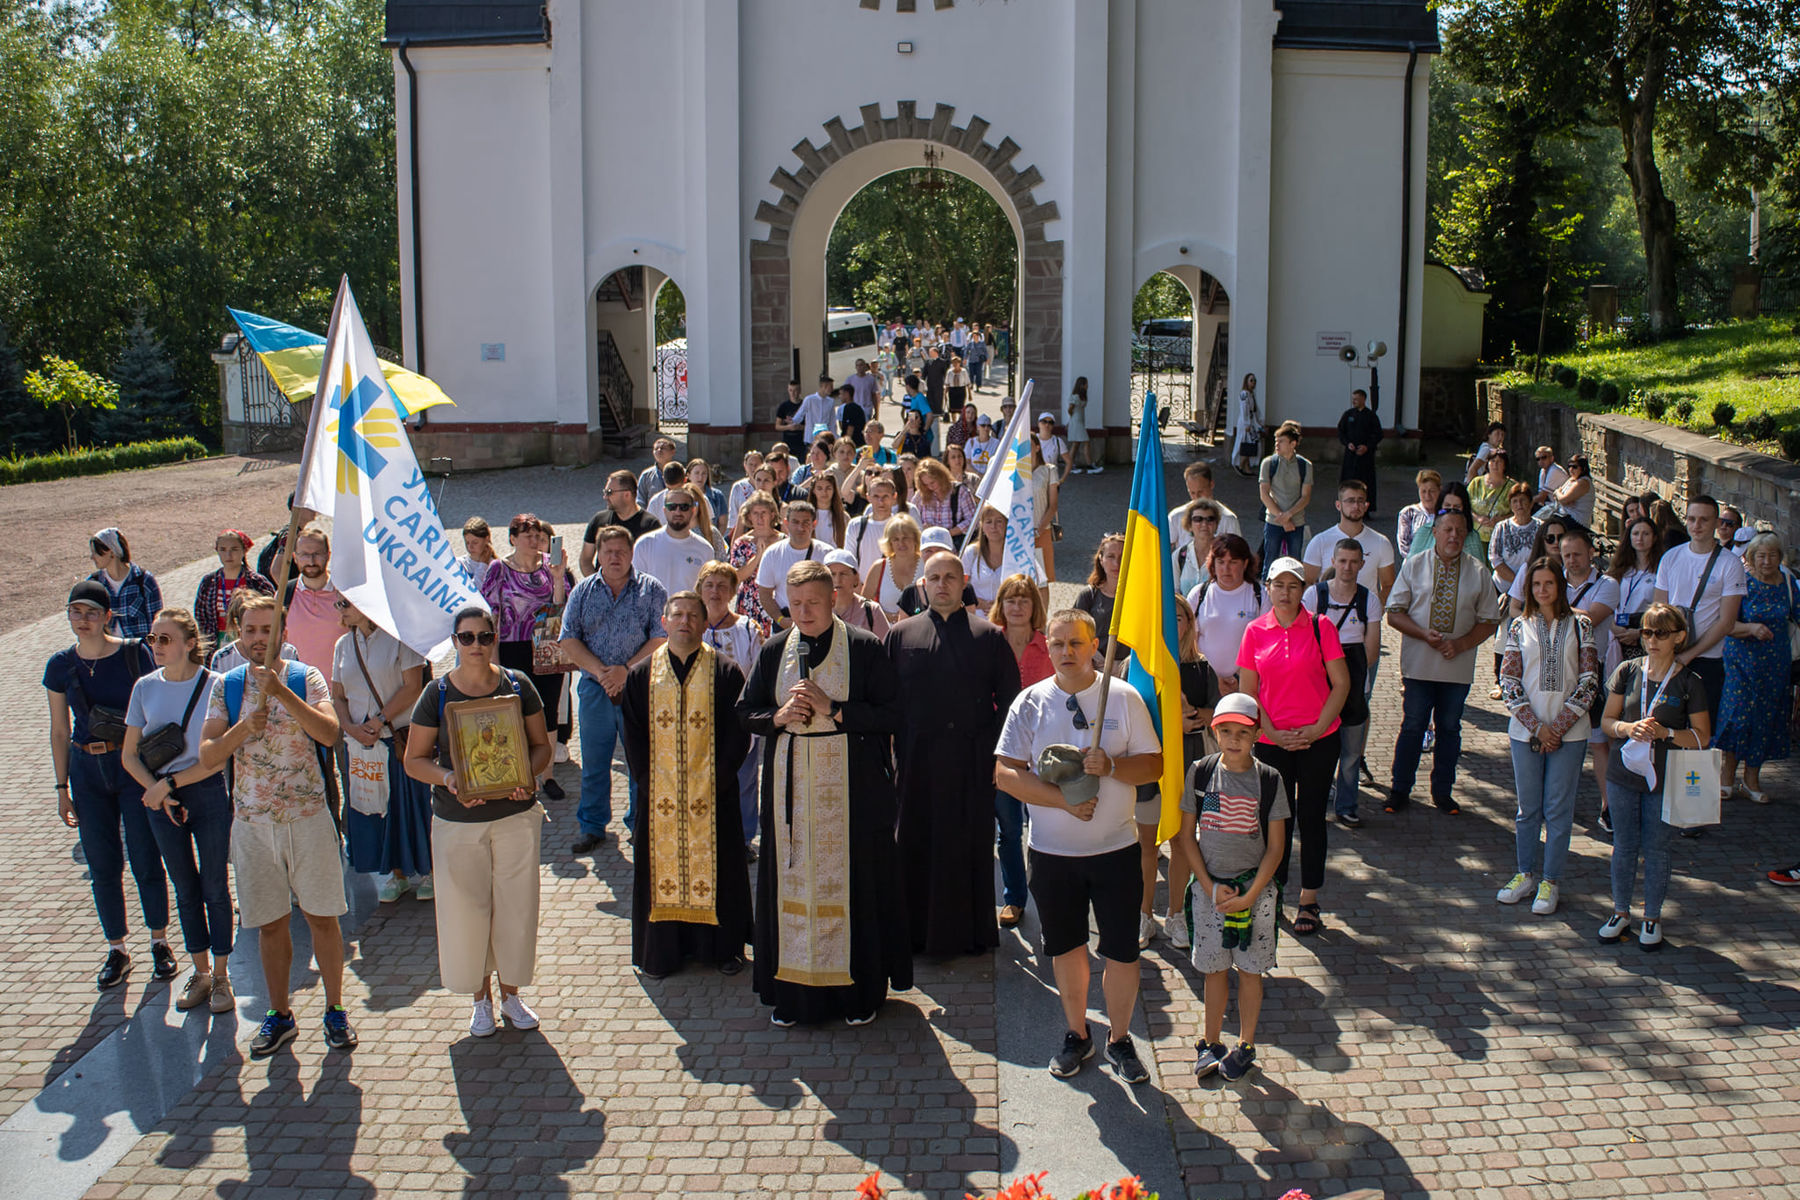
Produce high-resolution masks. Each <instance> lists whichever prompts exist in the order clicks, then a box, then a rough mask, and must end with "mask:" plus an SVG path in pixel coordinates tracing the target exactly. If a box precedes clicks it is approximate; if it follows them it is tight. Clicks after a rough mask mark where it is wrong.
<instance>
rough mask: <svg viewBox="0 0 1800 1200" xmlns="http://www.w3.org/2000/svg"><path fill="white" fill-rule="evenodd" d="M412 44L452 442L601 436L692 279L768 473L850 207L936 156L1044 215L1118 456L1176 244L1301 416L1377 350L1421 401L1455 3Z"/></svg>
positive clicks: (1398, 384) (465, 449)
mask: <svg viewBox="0 0 1800 1200" xmlns="http://www.w3.org/2000/svg"><path fill="white" fill-rule="evenodd" d="M386 44H387V45H388V47H389V48H390V49H391V51H392V55H393V61H394V72H395V87H396V104H397V107H396V127H397V130H398V165H399V204H400V261H401V271H400V274H401V280H402V286H401V300H402V309H403V317H404V320H403V325H404V330H405V342H404V346H403V347H402V351H403V353H404V356H405V359H406V362H407V365H408V366H410V367H413V368H414V369H416V370H420V371H423V372H425V373H427V374H429V375H430V376H431V377H432V378H434V379H436V380H437V381H438V382H439V383H440V384H442V385H443V387H444V388H445V390H446V391H448V392H449V393H450V395H451V396H453V397H455V399H456V401H457V407H456V409H455V410H454V411H446V410H439V411H438V412H437V413H433V414H428V417H429V418H430V419H428V421H427V423H426V425H425V427H424V428H423V429H421V430H420V431H419V433H418V435H416V437H417V440H418V441H419V443H420V453H421V457H424V456H426V455H427V454H430V455H442V456H448V457H451V458H453V459H455V461H456V464H457V466H458V467H459V468H462V467H477V466H501V465H513V464H518V463H525V462H545V461H554V462H559V463H581V462H588V461H592V460H594V459H596V458H598V457H600V456H601V452H602V448H603V438H604V436H605V433H606V431H608V430H609V429H613V428H616V427H617V426H618V425H620V424H622V423H625V424H630V423H638V422H644V421H649V420H652V419H653V410H654V404H655V401H654V399H653V396H654V392H655V386H654V381H653V378H652V376H653V372H654V364H653V356H654V353H655V334H654V313H655V304H654V302H653V298H654V296H655V294H656V290H657V288H658V287H659V286H660V285H661V283H662V282H663V281H664V280H673V281H674V282H675V283H676V284H677V285H678V286H679V287H680V289H681V292H682V294H683V296H684V297H685V299H686V306H687V317H686V337H687V367H686V369H687V399H688V414H687V415H688V421H689V427H688V429H689V432H688V438H689V448H690V452H691V453H693V454H702V455H705V456H707V457H709V458H713V459H714V460H715V461H718V460H720V459H724V460H726V461H728V462H730V463H732V464H734V465H735V461H736V456H737V453H738V452H739V451H741V449H742V448H743V447H744V445H745V444H746V443H750V444H758V445H766V444H767V443H768V442H770V441H772V440H774V439H773V437H772V435H771V433H770V431H772V428H773V426H772V416H773V412H774V409H775V406H776V405H777V404H778V403H779V402H780V401H781V400H782V399H783V398H784V396H785V394H786V384H787V381H788V380H789V378H790V377H793V376H795V375H798V377H799V378H800V379H801V380H802V381H803V384H804V386H803V390H806V391H810V390H811V388H812V381H813V379H814V378H815V377H816V376H817V374H818V372H819V369H820V367H821V366H822V365H823V362H824V355H825V346H824V341H825V333H824V327H825V320H824V318H825V306H826V299H825V252H826V245H827V242H828V240H829V237H830V233H831V229H832V226H833V224H834V222H835V221H836V219H837V217H838V214H839V213H840V212H841V211H842V210H843V208H844V206H845V205H846V204H847V203H848V202H849V200H850V199H851V198H852V197H853V196H855V195H856V193H857V192H858V191H860V190H861V189H862V188H864V187H866V186H867V185H868V184H870V183H871V182H873V181H874V180H876V179H877V178H880V177H881V176H883V175H885V174H888V173H891V172H894V171H897V170H902V169H908V168H915V167H921V166H924V165H926V157H925V151H926V150H927V148H928V147H930V148H932V154H933V157H934V158H935V159H936V160H937V162H938V163H939V165H940V166H941V167H942V168H943V169H947V170H951V171H954V172H956V173H958V174H960V175H963V176H966V177H967V178H969V179H971V180H973V181H974V182H976V183H977V184H979V185H980V186H981V187H983V188H984V189H986V190H987V191H988V192H989V193H990V194H991V195H992V196H993V197H994V199H995V200H996V201H997V202H998V203H999V205H1000V207H1001V209H1002V210H1003V211H1004V212H1005V213H1006V215H1007V217H1008V219H1009V221H1010V223H1011V225H1012V227H1013V234H1014V236H1015V238H1016V239H1017V243H1018V253H1019V273H1018V275H1019V295H1018V297H1017V302H1016V304H1015V305H1014V308H1013V311H1014V313H1015V314H1016V315H1015V319H1014V320H1013V321H1012V322H1011V325H1012V336H1013V338H1014V341H1015V345H1016V349H1017V353H1018V378H1020V379H1023V378H1031V379H1033V380H1035V387H1036V392H1035V396H1034V407H1038V408H1050V407H1055V406H1056V405H1055V403H1054V402H1055V401H1056V400H1057V399H1059V398H1060V397H1062V396H1063V395H1066V393H1067V391H1068V388H1069V385H1070V384H1071V383H1072V382H1073V381H1074V379H1075V378H1076V377H1077V376H1081V375H1085V376H1087V377H1088V379H1089V381H1090V403H1089V408H1088V424H1089V428H1090V430H1092V431H1094V433H1095V436H1102V435H1104V436H1105V437H1106V438H1107V440H1108V451H1109V454H1110V456H1111V457H1112V458H1114V459H1115V460H1117V459H1119V458H1121V457H1125V456H1128V455H1129V453H1130V436H1131V369H1132V367H1131V342H1132V334H1133V329H1132V301H1133V298H1134V296H1135V295H1136V293H1137V291H1138V289H1139V287H1140V286H1141V285H1142V284H1143V283H1144V282H1145V280H1147V279H1148V278H1150V276H1152V275H1154V274H1155V273H1157V272H1159V271H1168V272H1170V273H1172V274H1174V275H1175V276H1176V277H1177V278H1180V279H1182V280H1183V281H1184V282H1186V283H1187V284H1188V285H1189V288H1190V290H1191V291H1193V292H1195V294H1196V297H1197V298H1199V297H1201V296H1202V294H1204V295H1205V302H1204V303H1203V304H1197V306H1196V312H1197V313H1198V312H1202V311H1209V312H1214V313H1216V312H1218V311H1224V312H1228V314H1229V318H1228V319H1229V339H1228V356H1229V367H1228V371H1227V372H1226V375H1227V377H1228V378H1229V379H1230V380H1231V391H1232V394H1234V395H1235V392H1236V386H1237V383H1236V381H1237V380H1239V379H1241V378H1242V377H1243V376H1244V375H1245V374H1247V373H1254V374H1255V375H1256V376H1257V377H1258V378H1259V380H1260V381H1261V388H1260V393H1261V396H1262V398H1263V404H1264V412H1265V419H1267V420H1268V421H1269V422H1270V423H1271V424H1272V423H1273V422H1275V421H1279V420H1283V419H1287V418H1290V417H1291V418H1294V419H1297V420H1299V421H1300V422H1301V423H1302V424H1303V425H1304V426H1307V427H1308V428H1309V429H1324V428H1332V427H1335V425H1336V421H1337V417H1338V414H1339V413H1340V412H1342V410H1343V409H1344V407H1345V406H1346V403H1347V398H1348V392H1349V389H1350V388H1351V387H1352V386H1353V385H1355V384H1357V383H1359V382H1362V381H1365V380H1366V378H1367V373H1368V364H1367V362H1366V361H1365V360H1361V359H1359V360H1358V361H1355V362H1350V363H1346V362H1345V361H1344V359H1343V353H1344V347H1345V346H1346V345H1348V346H1350V347H1352V348H1360V347H1366V346H1367V345H1368V343H1370V342H1372V341H1380V342H1384V343H1386V346H1387V348H1388V353H1387V356H1386V357H1385V358H1383V359H1382V360H1381V361H1380V363H1379V369H1380V379H1381V412H1382V416H1383V418H1384V420H1385V422H1386V423H1387V424H1388V425H1390V426H1394V427H1398V428H1401V429H1408V428H1416V427H1417V426H1418V425H1419V424H1420V421H1419V409H1418V395H1419V387H1418V380H1419V366H1420V360H1421V353H1420V352H1421V345H1420V342H1421V318H1422V313H1421V307H1422V304H1423V301H1424V295H1425V289H1424V279H1425V266H1426V264H1425V261H1424V230H1425V176H1424V166H1425V157H1426V156H1425V147H1426V111H1427V86H1428V83H1427V81H1428V75H1429V72H1430V62H1431V55H1432V54H1433V53H1435V52H1436V51H1437V49H1438V46H1437V26H1436V20H1435V17H1434V15H1433V14H1432V13H1431V11H1430V10H1429V8H1428V5H1427V2H1426V0H1282V2H1279V3H1278V2H1277V0H548V3H545V2H543V0H488V2H469V0H440V2H435V3H432V2H425V0H388V4H387V43H386ZM1220 306H1223V308H1221V307H1220ZM876 315H877V316H878V317H883V318H885V317H887V316H890V315H896V314H886V313H880V314H876ZM905 315H926V316H931V317H933V318H941V319H943V320H945V321H946V322H947V321H948V320H949V319H950V318H951V317H952V316H955V315H956V314H949V313H944V314H905ZM627 397H628V398H629V399H626V398H627ZM439 418H441V419H439Z"/></svg>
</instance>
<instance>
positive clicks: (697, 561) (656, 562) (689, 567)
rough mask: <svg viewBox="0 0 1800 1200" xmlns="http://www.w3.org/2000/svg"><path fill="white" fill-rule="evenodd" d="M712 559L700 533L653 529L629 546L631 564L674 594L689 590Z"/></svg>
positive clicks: (711, 554) (711, 550)
mask: <svg viewBox="0 0 1800 1200" xmlns="http://www.w3.org/2000/svg"><path fill="white" fill-rule="evenodd" d="M712 560H713V548H712V545H711V544H710V543H708V542H707V540H706V539H705V538H703V537H701V536H700V535H699V534H697V533H694V532H693V531H692V530H689V531H688V532H686V533H682V534H676V533H671V532H670V531H669V530H668V529H667V528H663V529H652V530H651V531H650V532H649V533H646V534H645V535H644V536H643V537H641V538H639V539H638V540H637V541H636V542H635V543H633V545H632V547H631V565H632V566H634V567H636V568H637V569H638V570H640V571H642V572H643V573H644V574H646V575H648V576H649V577H650V578H652V579H654V580H656V582H658V583H660V584H662V585H663V589H664V590H665V591H667V592H668V593H669V595H671V596H673V595H674V594H675V593H676V592H686V591H692V590H693V587H694V584H695V583H696V582H697V581H698V580H699V578H700V568H701V567H704V566H705V565H706V564H707V563H709V562H711V561H712Z"/></svg>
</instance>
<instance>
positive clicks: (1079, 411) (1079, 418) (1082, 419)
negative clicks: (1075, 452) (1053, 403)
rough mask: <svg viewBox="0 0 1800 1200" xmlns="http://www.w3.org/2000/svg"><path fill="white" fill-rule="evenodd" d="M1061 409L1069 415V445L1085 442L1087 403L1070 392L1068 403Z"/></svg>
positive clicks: (1086, 434)
mask: <svg viewBox="0 0 1800 1200" xmlns="http://www.w3.org/2000/svg"><path fill="white" fill-rule="evenodd" d="M1063 407H1064V410H1065V411H1066V412H1067V413H1068V415H1069V420H1068V426H1069V441H1070V442H1071V443H1075V442H1085V441H1087V440H1088V431H1087V401H1085V400H1082V399H1080V398H1079V397H1077V396H1076V395H1075V394H1074V393H1073V392H1071V393H1070V394H1069V401H1068V403H1067V404H1066V405H1064V406H1063Z"/></svg>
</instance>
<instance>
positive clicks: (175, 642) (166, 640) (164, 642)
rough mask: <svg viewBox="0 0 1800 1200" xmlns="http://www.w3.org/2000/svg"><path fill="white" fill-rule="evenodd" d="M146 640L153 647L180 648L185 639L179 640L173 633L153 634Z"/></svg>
mask: <svg viewBox="0 0 1800 1200" xmlns="http://www.w3.org/2000/svg"><path fill="white" fill-rule="evenodd" d="M144 640H145V641H146V642H149V643H150V644H151V645H152V646H179V645H181V643H182V641H183V640H184V639H182V638H178V637H176V636H175V635H174V634H172V633H153V634H151V635H150V636H149V637H147V638H145V639H144Z"/></svg>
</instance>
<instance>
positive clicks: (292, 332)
mask: <svg viewBox="0 0 1800 1200" xmlns="http://www.w3.org/2000/svg"><path fill="white" fill-rule="evenodd" d="M225 311H226V312H228V313H230V314H231V319H232V320H234V321H236V322H237V326H238V328H239V329H240V330H242V331H243V334H244V340H245V341H246V342H249V343H250V348H251V349H252V350H254V351H256V356H257V357H258V358H260V359H262V361H263V366H265V367H267V368H268V369H269V374H270V375H271V376H273V377H274V379H275V386H276V387H278V388H280V389H281V394H282V395H284V396H286V397H287V398H288V400H289V401H290V402H291V403H294V404H299V403H301V402H302V401H304V400H307V399H309V398H311V396H312V394H313V390H314V389H315V388H317V387H318V386H319V370H320V368H321V367H323V366H324V364H325V339H324V338H322V337H320V336H319V335H318V334H316V333H308V332H307V331H306V330H304V329H299V328H296V327H295V326H293V325H287V324H284V323H282V322H280V321H274V320H271V319H269V318H268V317H259V316H257V315H256V314H255V313H248V312H242V311H240V310H238V309H235V308H228V309H226V310H225ZM377 361H378V362H379V363H380V364H381V374H382V376H383V377H384V378H386V380H387V384H388V390H389V391H390V392H392V393H393V397H394V407H395V408H396V409H397V410H399V413H400V418H401V420H405V419H406V418H407V417H410V416H412V414H414V413H416V412H420V411H422V410H424V409H427V408H430V407H432V406H433V405H436V404H455V401H454V400H452V399H450V397H449V396H447V395H445V394H444V389H442V388H440V387H439V386H438V385H437V384H435V383H433V382H432V381H431V380H429V379H427V378H425V376H423V375H417V374H414V373H413V372H411V371H409V370H407V369H406V368H405V367H403V366H400V365H399V364H398V363H391V362H388V361H387V360H386V359H385V358H384V359H378V360H377Z"/></svg>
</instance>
